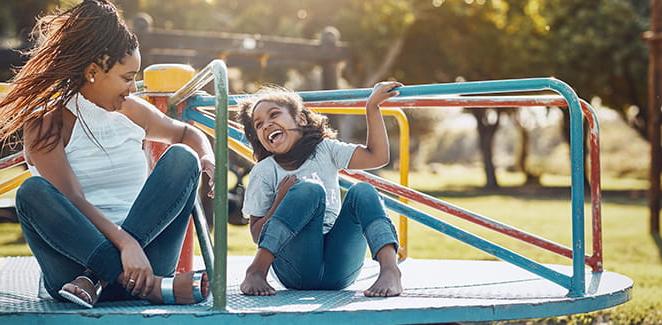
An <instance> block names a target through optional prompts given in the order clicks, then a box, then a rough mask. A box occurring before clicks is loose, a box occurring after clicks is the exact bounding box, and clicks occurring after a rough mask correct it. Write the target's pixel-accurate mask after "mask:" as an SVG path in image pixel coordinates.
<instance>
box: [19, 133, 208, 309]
mask: <svg viewBox="0 0 662 325" xmlns="http://www.w3.org/2000/svg"><path fill="white" fill-rule="evenodd" d="M199 176H200V167H199V162H198V158H197V155H196V154H195V153H194V152H193V151H192V150H191V149H190V148H188V147H187V146H184V145H173V146H171V147H170V148H168V150H167V151H166V152H165V153H164V154H163V155H162V156H161V158H160V159H159V161H158V162H157V164H156V166H155V167H154V170H153V171H152V173H151V174H150V175H149V177H148V178H147V180H146V182H145V185H144V186H143V188H142V190H141V191H140V193H139V194H138V197H137V198H136V201H135V202H134V203H133V206H132V207H131V209H130V210H129V213H128V215H127V217H126V219H125V220H124V222H123V223H122V225H121V227H122V229H124V230H125V231H126V232H128V233H129V234H131V235H132V236H133V238H135V239H136V241H138V243H139V244H140V245H141V246H142V247H143V250H144V252H145V255H146V256H147V258H148V259H149V261H150V263H151V266H152V270H153V271H154V274H155V275H159V276H172V275H173V274H174V272H175V267H176V265H177V260H178V259H179V252H180V250H181V247H182V242H183V240H184V234H185V232H186V226H187V224H188V221H189V215H190V214H191V211H192V210H193V202H194V200H195V195H196V190H197V184H198V177H199ZM16 209H17V212H18V217H19V221H20V223H21V228H22V229H23V234H24V236H25V238H26V240H27V242H28V245H29V246H30V249H31V250H32V253H33V254H34V256H35V257H36V258H37V262H38V263H39V266H40V267H41V270H42V272H43V275H44V285H45V287H46V290H47V291H48V293H49V294H50V295H51V296H52V297H54V298H56V299H60V300H62V299H61V297H60V295H59V294H58V293H57V292H58V290H60V288H62V285H64V284H65V283H67V282H69V281H71V280H73V279H74V278H75V277H76V276H78V275H80V274H82V273H83V271H84V270H85V269H86V268H89V269H91V270H92V271H93V272H94V273H95V274H96V275H97V276H98V277H99V278H101V279H102V280H104V281H107V282H108V283H109V285H108V286H107V287H106V288H105V289H104V290H103V292H102V293H101V297H99V299H100V300H101V301H103V300H124V299H135V298H134V297H132V296H131V295H130V294H129V293H128V292H126V290H124V288H123V287H122V286H121V285H120V284H119V283H116V280H117V277H118V276H119V274H120V273H122V261H121V259H120V251H119V250H118V249H117V248H116V247H115V246H114V245H113V243H111V242H110V241H109V240H108V239H107V238H106V237H105V236H104V235H103V234H102V233H101V232H99V230H98V229H97V228H96V227H95V226H94V225H93V224H92V223H91V222H90V220H89V219H88V218H87V217H85V215H83V214H82V213H81V212H80V211H79V210H78V208H76V207H75V206H74V205H73V204H72V203H71V201H69V199H67V198H66V197H65V196H64V195H63V194H62V193H61V192H60V191H58V190H57V189H56V188H55V187H53V185H51V183H49V182H48V181H47V180H46V179H44V178H42V177H39V176H35V177H30V178H28V179H27V180H25V182H23V184H22V185H21V187H20V188H19V189H18V192H17V193H16Z"/></svg>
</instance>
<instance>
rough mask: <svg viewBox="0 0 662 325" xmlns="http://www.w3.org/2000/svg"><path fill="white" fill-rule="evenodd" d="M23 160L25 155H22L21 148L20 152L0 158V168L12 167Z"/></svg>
mask: <svg viewBox="0 0 662 325" xmlns="http://www.w3.org/2000/svg"><path fill="white" fill-rule="evenodd" d="M23 162H25V157H24V156H23V150H21V151H20V152H17V153H14V154H11V155H9V156H7V157H4V158H2V159H0V169H5V168H9V167H13V166H16V165H18V164H21V163H23Z"/></svg>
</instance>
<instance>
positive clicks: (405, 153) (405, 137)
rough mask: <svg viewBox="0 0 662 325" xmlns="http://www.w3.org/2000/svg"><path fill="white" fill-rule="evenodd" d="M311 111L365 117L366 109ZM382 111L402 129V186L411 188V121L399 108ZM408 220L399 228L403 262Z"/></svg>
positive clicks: (403, 199) (345, 108) (401, 220)
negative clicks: (392, 118)
mask: <svg viewBox="0 0 662 325" xmlns="http://www.w3.org/2000/svg"><path fill="white" fill-rule="evenodd" d="M310 109H312V110H315V111H317V112H319V113H324V114H346V115H365V107H310ZM380 110H381V112H382V114H383V115H384V116H392V117H394V118H395V120H396V121H397V122H398V127H399V129H400V184H401V185H403V186H409V160H410V159H409V120H407V115H405V112H404V111H402V109H400V108H398V107H382V108H380ZM400 201H401V202H403V203H407V202H408V200H407V199H405V198H400ZM408 220H409V219H407V218H406V217H405V216H402V215H401V216H400V223H399V227H398V230H399V233H400V234H399V237H400V250H399V251H398V257H399V259H400V260H401V261H402V260H405V259H406V258H407V256H408V253H407V248H408V242H409V236H408V234H409V223H408Z"/></svg>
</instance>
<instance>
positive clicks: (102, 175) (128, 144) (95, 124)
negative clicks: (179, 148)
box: [28, 94, 148, 225]
mask: <svg viewBox="0 0 662 325" xmlns="http://www.w3.org/2000/svg"><path fill="white" fill-rule="evenodd" d="M66 107H67V109H69V110H70V111H71V112H72V113H73V114H74V115H76V116H77V117H78V118H77V119H76V122H75V124H74V128H73V131H72V133H71V139H70V140H69V143H68V144H67V146H66V147H65V148H64V152H65V154H66V156H67V160H68V161H69V164H70V165H71V169H72V170H73V172H74V174H75V175H76V177H77V178H78V182H80V185H81V187H82V189H83V193H84V195H85V198H86V199H87V201H89V202H90V203H91V204H92V205H94V206H95V207H96V208H97V209H99V210H100V211H101V212H102V213H103V214H104V216H106V217H107V218H108V219H109V220H110V221H112V222H113V223H115V224H118V225H119V224H121V223H122V222H123V221H124V219H126V216H127V214H128V212H129V209H130V208H131V206H132V204H133V202H134V201H135V199H136V197H137V196H138V193H140V190H141V189H142V187H143V185H144V184H145V180H146V179H147V174H148V165H147V159H146V157H145V152H144V151H143V149H142V142H143V139H144V138H145V130H143V129H142V128H141V127H140V126H138V125H137V124H135V123H133V121H131V120H130V119H129V118H128V117H127V116H126V115H124V114H122V113H118V112H109V111H106V110H105V109H103V108H101V107H99V106H97V105H96V104H94V103H92V102H90V101H89V100H87V99H85V98H84V97H83V95H81V94H77V95H74V97H73V98H72V99H71V100H70V101H69V102H68V103H67V104H66ZM76 107H78V110H77V109H76ZM85 126H86V127H85ZM88 129H89V131H88ZM99 145H101V148H100V147H99ZM28 169H29V170H30V172H31V173H32V174H33V175H39V172H38V171H37V170H36V167H35V166H30V165H29V164H28Z"/></svg>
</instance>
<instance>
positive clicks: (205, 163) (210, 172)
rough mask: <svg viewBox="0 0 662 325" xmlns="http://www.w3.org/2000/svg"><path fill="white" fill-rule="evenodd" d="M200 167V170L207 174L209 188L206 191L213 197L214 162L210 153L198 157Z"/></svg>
mask: <svg viewBox="0 0 662 325" xmlns="http://www.w3.org/2000/svg"><path fill="white" fill-rule="evenodd" d="M200 169H202V172H203V173H205V174H207V176H209V187H210V188H211V190H210V191H209V193H207V196H209V197H210V198H213V197H214V172H215V171H216V163H215V162H214V157H213V156H212V155H204V156H202V158H200Z"/></svg>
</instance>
